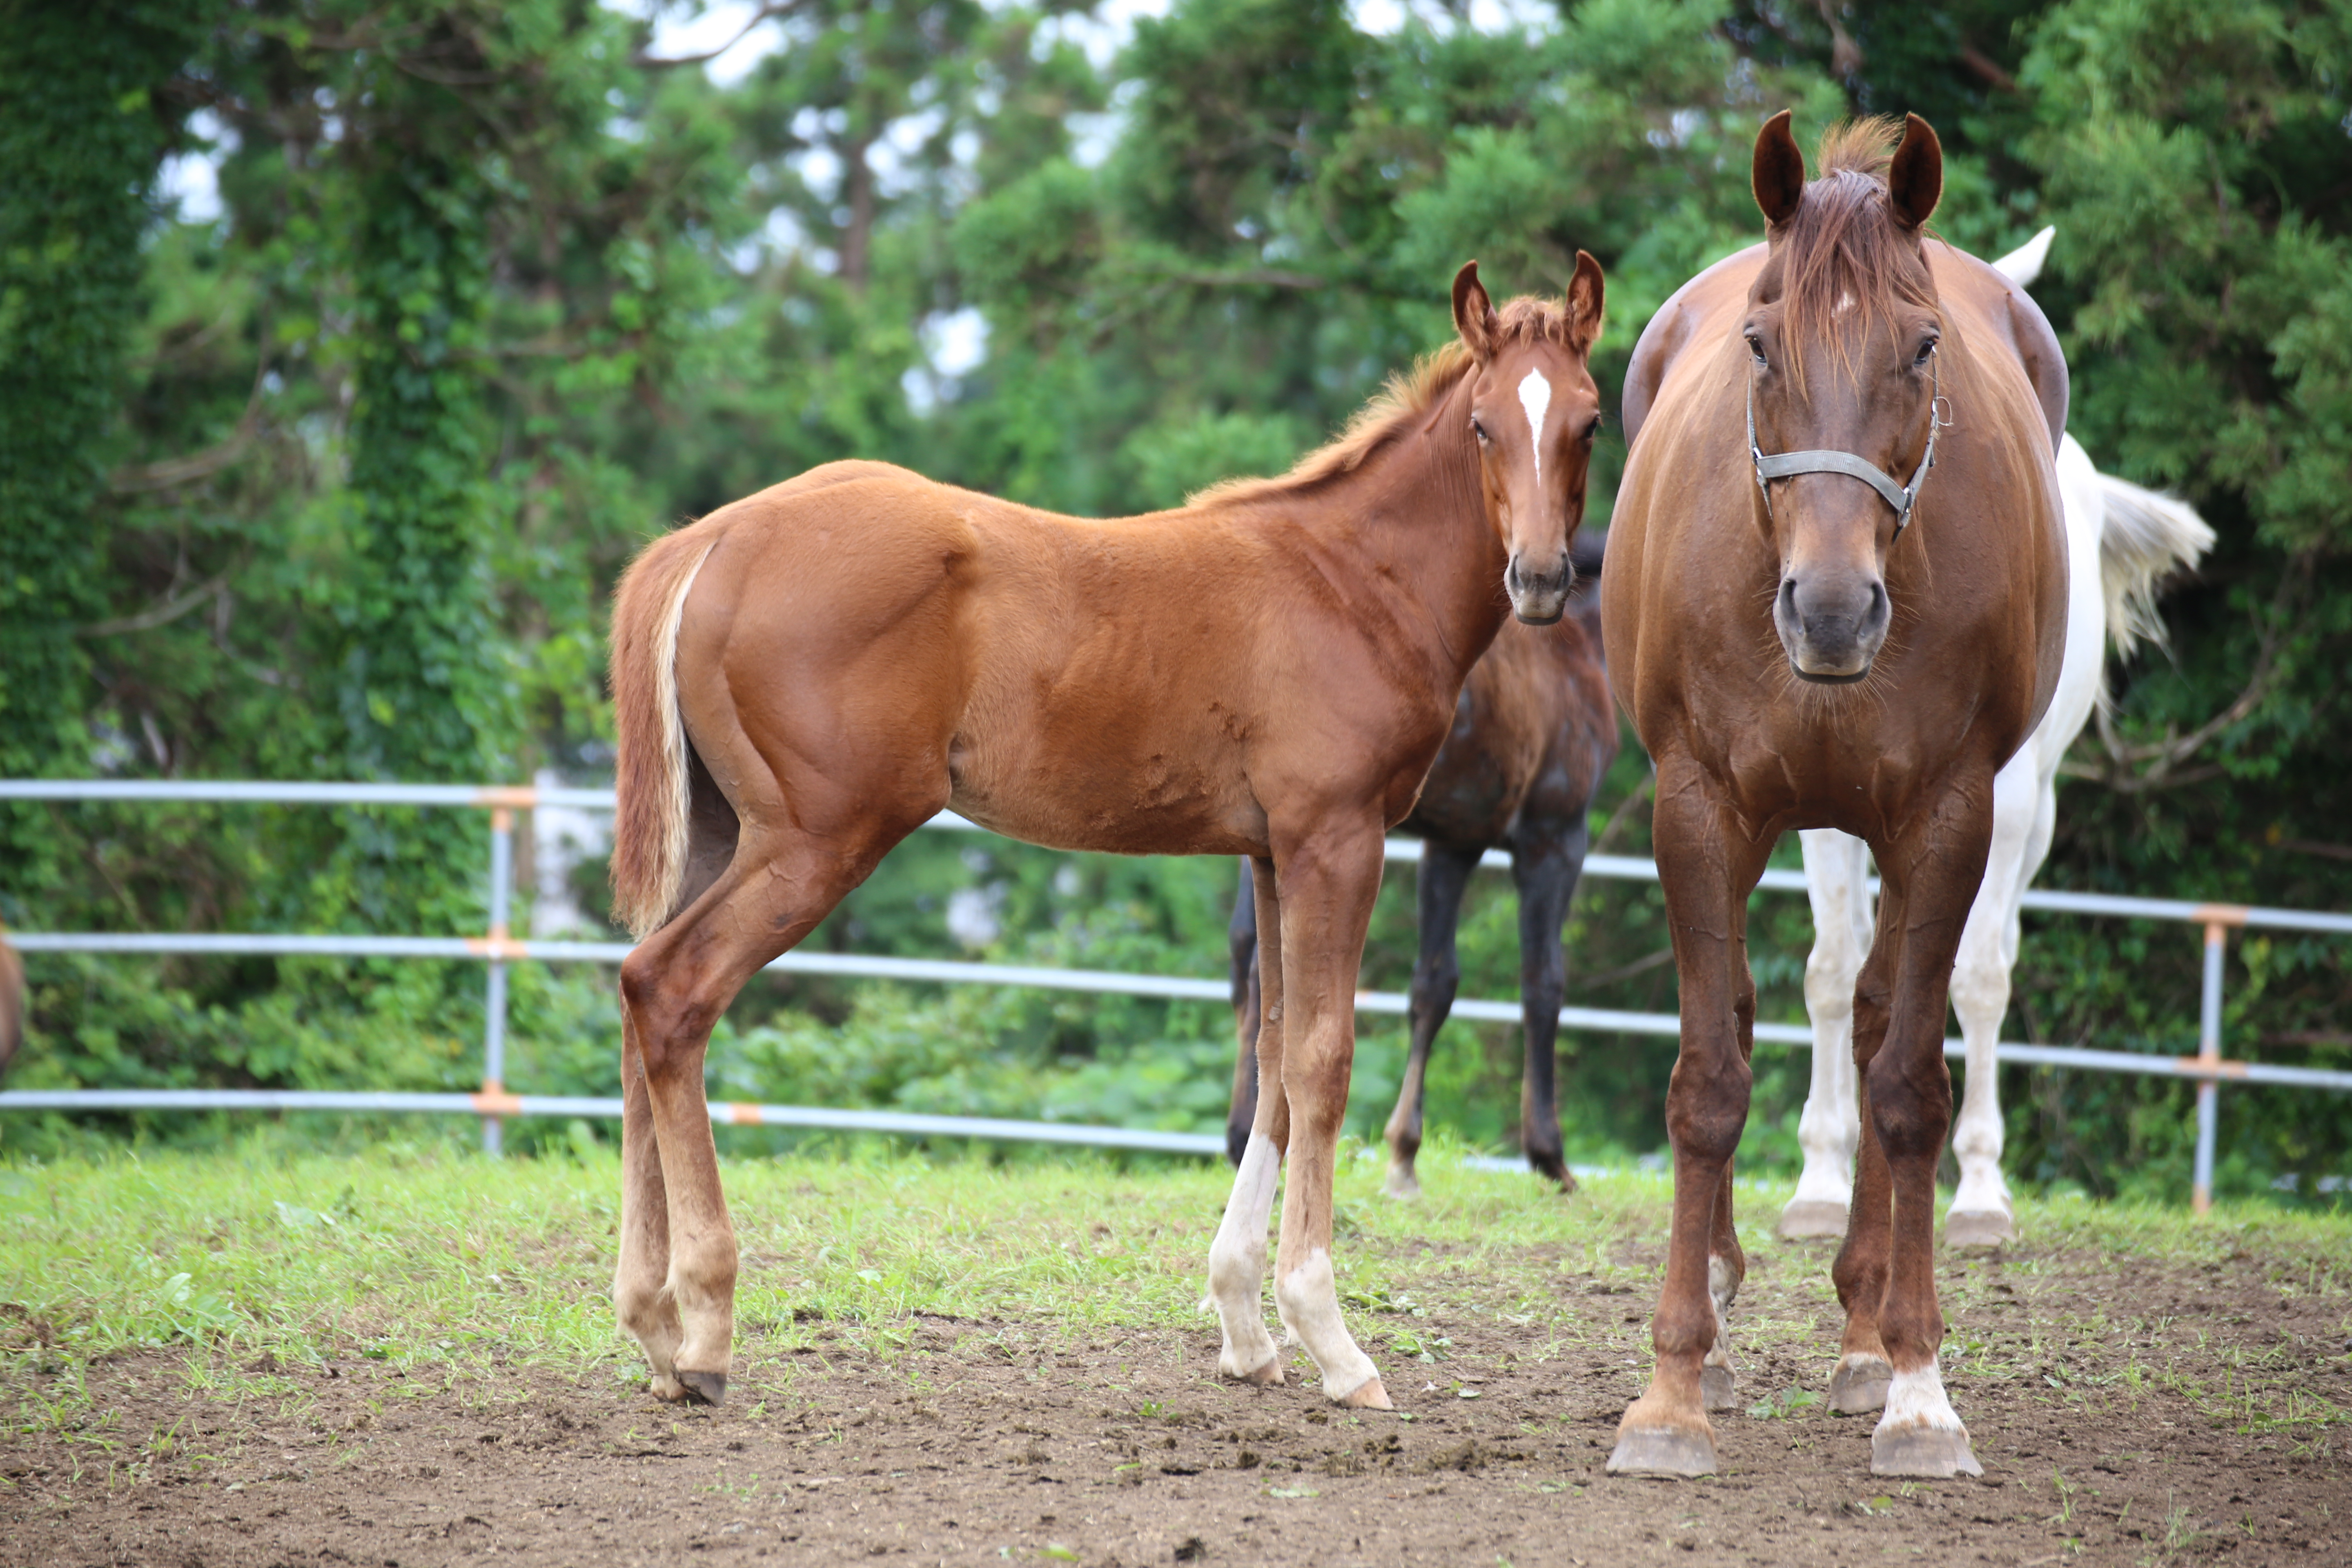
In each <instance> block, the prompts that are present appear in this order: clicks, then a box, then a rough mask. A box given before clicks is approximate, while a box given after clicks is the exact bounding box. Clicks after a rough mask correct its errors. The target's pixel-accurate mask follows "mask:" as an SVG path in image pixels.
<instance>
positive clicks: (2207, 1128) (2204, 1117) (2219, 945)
mask: <svg viewBox="0 0 2352 1568" xmlns="http://www.w3.org/2000/svg"><path fill="white" fill-rule="evenodd" d="M2229 941H2230V928H2229V927H2228V926H2225V925H2223V924H2222V923H2221V921H2206V922H2205V994H2204V1000H2203V1005H2201V1006H2200V1009H2199V1012H2198V1019H2197V1060H2198V1062H2199V1063H2200V1065H2204V1066H2214V1065H2218V1064H2219V1063H2220V1061H2221V959H2222V955H2223V954H2224V953H2225V952H2227V951H2228V943H2229ZM2220 1096H2221V1079H2219V1078H2208V1079H2199V1080H2198V1084H2197V1168H2196V1174H2195V1176H2194V1178H2193V1184H2192V1185H2191V1186H2190V1188H2189V1207H2190V1208H2192V1209H2194V1210H2195V1211H2196V1212H2197V1213H2199V1214H2200V1215H2201V1214H2203V1213H2205V1212H2206V1211H2207V1210H2208V1209H2210V1208H2211V1207H2212V1206H2213V1134H2214V1130H2215V1124H2216V1123H2217V1122H2218V1121H2220V1120H2221V1115H2220V1111H2221V1107H2220V1105H2219V1103H2218V1102H2219V1100H2220Z"/></svg>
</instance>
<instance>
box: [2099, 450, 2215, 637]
mask: <svg viewBox="0 0 2352 1568" xmlns="http://www.w3.org/2000/svg"><path fill="white" fill-rule="evenodd" d="M2099 497H2100V499H2101V500H2104V501H2105V503H2106V516H2105V521H2102V522H2101V523H2100V525H2099V580H2100V586H2101V587H2102V588H2103V589H2105V593H2106V598H2107V636H2108V637H2112V638H2113V639H2114V640H2115V645H2116V652H2118V653H2129V652H2130V651H2131V650H2132V648H2133V647H2134V646H2135V645H2136V644H2138V643H2142V642H2150V643H2154V644H2156V645H2157V646H2158V647H2162V646H2164V623H2163V622H2162V621H2161V620H2159V619H2158V618H2157V614H2156V586H2157V584H2158V583H2159V582H2161V581H2162V580H2163V579H2164V578H2165V577H2166V576H2168V575H2169V574H2171V573H2172V572H2173V571H2175V570H2176V569H2179V568H2186V567H2191V566H2194V565H2196V564H2197V563H2198V562H2199V561H2200V559H2202V558H2203V556H2204V554H2205V552H2207V551H2208V550H2210V549H2211V548H2213V530H2212V529H2211V528H2210V526H2208V525H2207V523H2206V521H2205V520H2204V519H2203V518H2201V517H2200V516H2198V515H2197V509H2196V508H2194V507H2192V506H2190V505H2189V503H2188V502H2187V501H2185V500H2180V499H2179V497H2177V496H2168V495H2158V493H2157V492H2156V491H2154V490H2144V489H2140V488H2139V486H2137V485H2136V484H2133V483H2132V482H2131V481H2130V480H2129V479H2117V478H2116V477H2115V476H2114V475H2113V474H2104V473H2103V474H2101V475H2100V476H2099Z"/></svg>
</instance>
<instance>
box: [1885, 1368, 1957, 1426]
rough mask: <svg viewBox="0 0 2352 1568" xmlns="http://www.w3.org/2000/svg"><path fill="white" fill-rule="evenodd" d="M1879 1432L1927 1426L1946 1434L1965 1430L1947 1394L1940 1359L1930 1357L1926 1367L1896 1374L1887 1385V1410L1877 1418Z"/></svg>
mask: <svg viewBox="0 0 2352 1568" xmlns="http://www.w3.org/2000/svg"><path fill="white" fill-rule="evenodd" d="M1878 1426H1879V1429H1880V1430H1882V1431H1893V1430H1894V1429H1895V1428H1896V1427H1898V1426H1927V1427H1933V1428H1936V1429H1937V1430H1940V1431H1945V1432H1956V1431H1963V1430H1966V1428H1964V1427H1962V1426H1960V1417H1959V1414H1958V1412H1957V1411H1955V1410H1954V1409H1953V1408H1952V1402H1951V1400H1950V1398H1949V1397H1948V1396H1947V1395H1946V1394H1945V1393H1944V1372H1943V1367H1942V1364H1941V1363H1939V1362H1938V1361H1937V1358H1935V1357H1933V1356H1930V1357H1928V1359H1927V1365H1926V1366H1923V1367H1919V1368H1917V1369H1916V1370H1915V1371H1911V1372H1900V1371H1898V1372H1897V1373H1895V1375H1894V1377H1893V1378H1891V1379H1889V1380H1888V1382H1887V1384H1886V1411H1885V1415H1881V1416H1880V1417H1879V1418H1878Z"/></svg>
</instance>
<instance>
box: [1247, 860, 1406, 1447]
mask: <svg viewBox="0 0 2352 1568" xmlns="http://www.w3.org/2000/svg"><path fill="white" fill-rule="evenodd" d="M1281 876H1282V982H1283V997H1284V1005H1285V1007H1286V1009H1287V1011H1288V1014H1289V1021H1288V1022H1289V1028H1288V1033H1287V1037H1286V1042H1285V1046H1284V1050H1283V1064H1282V1088H1283V1093H1284V1095H1285V1097H1286V1099H1287V1100H1289V1102H1290V1135H1291V1142H1290V1190H1289V1195H1288V1196H1287V1197H1286V1199H1285V1201H1284V1203H1283V1205H1282V1242H1281V1246H1280V1247H1279V1248H1278V1249H1277V1250H1276V1257H1275V1274H1274V1300H1275V1306H1276V1310H1279V1311H1280V1313H1281V1314H1282V1321H1283V1326H1284V1327H1285V1328H1286V1329H1288V1330H1289V1331H1290V1332H1291V1334H1292V1336H1293V1337H1294V1338H1296V1339H1297V1341H1298V1342H1300V1343H1301V1344H1303V1345H1305V1346H1306V1347H1307V1354H1308V1355H1310V1356H1313V1357H1314V1358H1315V1364H1316V1365H1317V1366H1318V1368H1320V1369H1321V1370H1322V1373H1323V1392H1324V1394H1327V1395H1328V1396H1329V1397H1330V1398H1332V1399H1334V1400H1336V1401H1338V1402H1339V1404H1341V1405H1351V1406H1354V1407H1357V1408H1359V1409H1370V1410H1387V1409H1389V1408H1391V1405H1390V1404H1389V1394H1388V1390H1387V1388H1386V1387H1384V1386H1383V1385H1382V1384H1381V1374H1380V1371H1379V1369H1378V1368H1376V1367H1375V1366H1373V1365H1372V1362H1371V1358H1370V1356H1367V1355H1366V1354H1364V1352H1363V1351H1362V1350H1361V1349H1360V1347H1359V1346H1358V1345H1357V1343H1356V1342H1355V1340H1354V1338H1353V1337H1352V1336H1351V1335H1349V1332H1348V1328H1347V1325H1346V1323H1344V1322H1343V1321H1341V1320H1340V1316H1339V1282H1338V1279H1337V1278H1336V1277H1335V1275H1334V1273H1333V1270H1332V1267H1331V1208H1332V1202H1333V1186H1334V1183H1335V1180H1336V1177H1337V1166H1338V1162H1339V1130H1340V1125H1341V1123H1342V1122H1343V1121H1345V1119H1346V1117H1347V1113H1348V1079H1349V1072H1350V1069H1351V1068H1352V1067H1353V1064H1354V1060H1355V1050H1356V972H1357V967H1358V965H1359V964H1360V963H1361V962H1362V959H1363V953H1364V932H1365V931H1366V929H1367V928H1368V927H1369V926H1370V923H1371V915H1372V900H1374V899H1375V898H1376V897H1377V896H1378V895H1379V893H1380V889H1381V822H1380V820H1379V819H1378V818H1377V817H1373V818H1369V819H1367V820H1365V821H1363V822H1361V823H1358V824H1354V825H1352V826H1349V827H1346V828H1341V829H1338V830H1333V829H1328V828H1327V829H1326V830H1325V831H1323V832H1321V833H1319V834H1318V835H1317V836H1316V837H1312V838H1309V839H1307V840H1306V841H1305V842H1304V843H1302V844H1300V845H1299V846H1297V847H1295V848H1292V849H1291V850H1290V851H1289V853H1288V854H1287V855H1286V856H1285V857H1284V858H1283V862H1282V867H1281ZM1270 1088H1271V1085H1270V1084H1269V1089H1270Z"/></svg>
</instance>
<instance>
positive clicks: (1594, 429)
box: [1584, 414, 1601, 444]
mask: <svg viewBox="0 0 2352 1568" xmlns="http://www.w3.org/2000/svg"><path fill="white" fill-rule="evenodd" d="M1600 434H1601V416H1600V415H1598V414H1596V415H1594V416H1592V423H1591V424H1590V425H1587V426H1585V427H1584V439H1585V441H1586V443H1587V444H1590V443H1591V440H1592V438H1593V437H1595V436H1598V435H1600Z"/></svg>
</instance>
